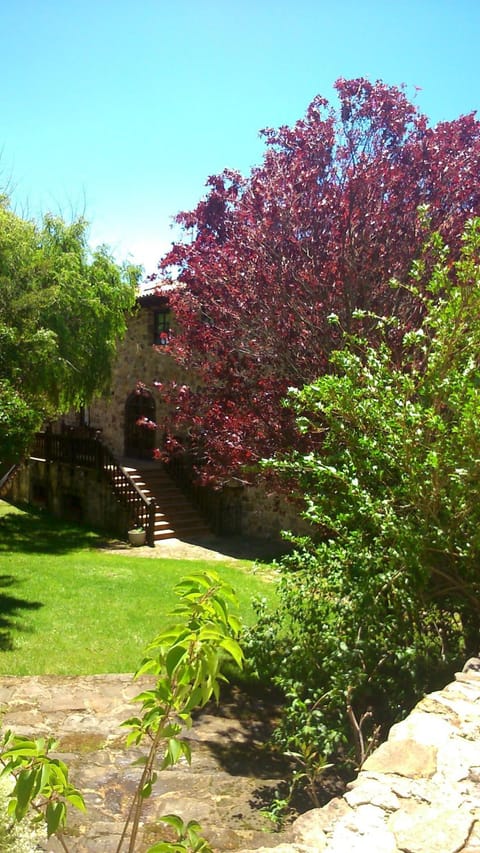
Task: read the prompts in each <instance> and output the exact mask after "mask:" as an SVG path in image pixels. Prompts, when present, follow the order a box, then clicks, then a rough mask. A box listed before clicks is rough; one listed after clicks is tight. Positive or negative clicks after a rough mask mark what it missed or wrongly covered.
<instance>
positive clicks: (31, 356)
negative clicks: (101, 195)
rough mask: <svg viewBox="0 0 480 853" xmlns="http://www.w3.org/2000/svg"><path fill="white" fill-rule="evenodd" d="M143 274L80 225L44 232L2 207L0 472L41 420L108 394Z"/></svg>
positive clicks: (56, 223)
mask: <svg viewBox="0 0 480 853" xmlns="http://www.w3.org/2000/svg"><path fill="white" fill-rule="evenodd" d="M138 275H139V270H138V269H136V268H134V267H131V266H124V267H119V266H118V265H117V264H115V263H114V261H113V260H112V258H111V257H110V256H109V254H108V252H107V250H106V249H105V248H100V249H98V250H97V251H95V252H93V253H92V252H91V251H90V250H89V248H88V243H87V224H86V222H85V221H84V220H83V219H79V220H77V221H75V222H72V223H71V224H66V223H65V222H64V221H63V220H62V219H60V218H59V217H54V216H51V215H47V216H45V218H44V220H43V222H42V224H40V225H39V224H36V223H35V222H32V221H27V220H24V219H21V218H20V217H19V216H17V215H16V214H15V213H13V212H12V211H11V210H10V209H9V206H8V201H7V200H6V199H3V200H2V201H1V202H0V471H1V468H2V466H4V465H5V464H7V463H8V462H13V461H16V460H17V459H18V458H19V457H20V456H21V455H22V453H24V452H25V451H26V449H27V448H28V445H29V442H30V440H31V437H32V434H33V432H34V431H35V430H36V429H38V427H39V426H40V424H41V423H42V421H44V420H45V419H47V418H52V417H55V416H56V415H58V414H59V413H62V412H65V411H67V410H68V409H69V408H71V407H74V406H79V405H82V404H85V403H88V402H89V400H90V399H91V398H92V397H93V396H94V395H95V394H98V393H100V392H101V391H103V390H104V389H105V387H106V385H107V383H108V379H109V375H110V367H111V363H112V359H113V356H114V353H115V348H116V343H117V341H118V339H119V338H120V337H121V336H122V335H123V334H124V332H125V328H126V326H125V312H126V311H127V310H128V309H129V308H131V307H132V305H133V303H134V300H135V295H136V287H137V281H138Z"/></svg>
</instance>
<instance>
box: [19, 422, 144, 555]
mask: <svg viewBox="0 0 480 853" xmlns="http://www.w3.org/2000/svg"><path fill="white" fill-rule="evenodd" d="M30 456H31V457H34V458H37V459H44V460H45V461H46V462H63V463H65V464H67V465H68V464H69V465H80V466H81V467H83V468H92V469H94V470H95V471H97V473H98V476H99V477H101V478H103V479H105V480H107V481H108V483H109V485H110V486H111V488H112V491H113V492H114V494H115V497H116V498H117V499H118V500H119V501H121V502H122V503H123V504H124V505H126V506H127V507H128V523H129V527H143V529H144V530H145V531H146V534H147V535H146V540H147V543H148V545H151V546H153V545H154V544H155V543H154V531H155V499H154V498H146V497H145V495H144V494H143V493H142V492H141V491H140V489H139V488H138V486H137V485H136V483H134V481H133V480H132V478H131V477H130V476H129V475H128V473H127V472H126V471H124V470H123V468H122V467H121V466H120V465H119V463H118V462H117V460H116V459H115V457H114V455H113V453H111V451H110V450H109V449H108V447H106V446H105V445H104V444H103V443H102V442H101V440H100V439H98V438H79V437H77V436H72V435H57V434H54V433H50V432H40V433H37V434H36V436H35V441H34V444H33V447H32V449H31V452H30Z"/></svg>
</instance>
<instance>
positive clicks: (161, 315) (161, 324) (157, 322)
mask: <svg viewBox="0 0 480 853" xmlns="http://www.w3.org/2000/svg"><path fill="white" fill-rule="evenodd" d="M169 340H170V311H169V309H168V308H164V309H162V310H161V311H155V314H154V316H153V342H154V343H155V344H157V346H163V347H164V346H166V345H167V344H168V342H169Z"/></svg>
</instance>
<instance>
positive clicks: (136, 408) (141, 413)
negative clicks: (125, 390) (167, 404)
mask: <svg viewBox="0 0 480 853" xmlns="http://www.w3.org/2000/svg"><path fill="white" fill-rule="evenodd" d="M155 419H156V406H155V400H154V399H153V397H152V395H151V394H150V391H147V389H146V388H137V390H135V391H132V393H131V394H130V395H129V396H128V397H127V401H126V403H125V456H132V457H134V458H137V459H151V458H152V453H153V450H154V448H155V446H156V435H157V431H156V429H155V427H153V426H152V427H150V426H148V425H147V426H142V425H141V423H140V422H141V421H143V422H144V423H145V424H152V425H153V424H155V423H156V420H155Z"/></svg>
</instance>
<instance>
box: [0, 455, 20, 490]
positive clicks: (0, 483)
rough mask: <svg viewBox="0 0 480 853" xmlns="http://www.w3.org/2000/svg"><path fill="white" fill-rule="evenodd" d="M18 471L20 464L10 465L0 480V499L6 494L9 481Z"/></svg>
mask: <svg viewBox="0 0 480 853" xmlns="http://www.w3.org/2000/svg"><path fill="white" fill-rule="evenodd" d="M19 470H20V463H16V464H15V465H11V467H10V468H9V469H8V471H7V472H6V473H5V474H4V475H3V477H1V478H0V498H1V497H3V495H4V494H6V491H7V486H8V485H9V483H10V480H11V479H12V478H13V477H15V475H16V473H17V471H19Z"/></svg>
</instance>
